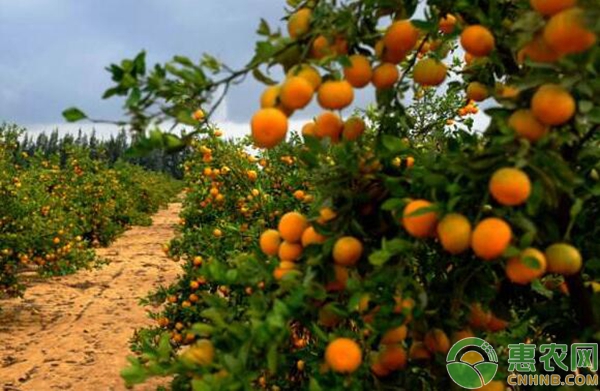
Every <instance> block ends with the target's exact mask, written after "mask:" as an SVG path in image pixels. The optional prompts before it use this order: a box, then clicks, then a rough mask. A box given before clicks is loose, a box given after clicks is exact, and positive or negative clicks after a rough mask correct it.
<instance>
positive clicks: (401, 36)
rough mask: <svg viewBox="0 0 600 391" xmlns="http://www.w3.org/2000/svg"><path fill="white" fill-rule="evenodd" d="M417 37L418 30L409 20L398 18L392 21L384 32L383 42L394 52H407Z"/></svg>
mask: <svg viewBox="0 0 600 391" xmlns="http://www.w3.org/2000/svg"><path fill="white" fill-rule="evenodd" d="M418 39H419V30H417V28H416V27H415V26H414V25H413V24H412V22H411V21H410V20H399V21H397V22H394V23H392V25H391V26H390V27H388V29H387V31H386V32H385V36H384V37H383V42H384V44H385V46H386V47H387V48H388V49H389V50H391V51H394V52H405V53H406V52H408V51H410V50H412V49H413V48H414V47H415V45H416V44H417V40H418Z"/></svg>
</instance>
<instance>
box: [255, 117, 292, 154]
mask: <svg viewBox="0 0 600 391" xmlns="http://www.w3.org/2000/svg"><path fill="white" fill-rule="evenodd" d="M251 128H252V138H253V139H254V144H255V145H256V146H257V147H259V148H273V147H274V146H276V145H277V144H279V143H280V142H281V141H283V140H284V139H285V135H286V134H287V129H288V120H287V117H286V116H285V114H283V113H282V112H281V111H279V110H277V109H273V108H267V109H260V110H259V111H257V112H256V113H255V114H254V116H253V117H252V121H251Z"/></svg>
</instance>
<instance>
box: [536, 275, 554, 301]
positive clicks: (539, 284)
mask: <svg viewBox="0 0 600 391" xmlns="http://www.w3.org/2000/svg"><path fill="white" fill-rule="evenodd" d="M531 289H532V290H533V291H534V292H537V293H539V294H540V295H542V296H544V297H547V298H549V299H551V298H552V296H553V295H554V293H553V292H552V291H551V290H550V289H548V288H546V287H545V286H544V284H542V282H541V281H540V280H539V279H536V280H533V281H532V282H531Z"/></svg>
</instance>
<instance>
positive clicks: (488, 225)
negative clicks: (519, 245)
mask: <svg viewBox="0 0 600 391" xmlns="http://www.w3.org/2000/svg"><path fill="white" fill-rule="evenodd" d="M511 239H512V230H511V229H510V225H508V224H507V223H506V222H505V221H504V220H502V219H500V218H497V217H488V218H487V219H484V220H481V222H479V224H477V226H476V227H475V229H474V230H473V235H472V236H471V248H472V249H473V251H474V252H475V255H477V256H478V257H479V258H482V259H484V260H486V261H489V260H492V259H494V258H498V257H499V256H501V255H502V254H503V253H504V251H506V249H507V248H508V245H509V244H510V240H511Z"/></svg>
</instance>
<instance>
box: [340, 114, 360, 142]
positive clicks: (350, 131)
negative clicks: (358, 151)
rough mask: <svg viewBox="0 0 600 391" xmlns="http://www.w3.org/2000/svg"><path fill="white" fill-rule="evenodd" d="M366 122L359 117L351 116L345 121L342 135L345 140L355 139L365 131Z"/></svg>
mask: <svg viewBox="0 0 600 391" xmlns="http://www.w3.org/2000/svg"><path fill="white" fill-rule="evenodd" d="M365 127H366V126H365V122H364V121H363V120H362V119H361V118H359V117H350V118H348V119H347V120H346V122H344V130H343V132H342V137H344V140H348V141H354V140H356V139H357V138H359V137H360V136H361V135H362V134H363V133H364V132H365Z"/></svg>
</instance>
